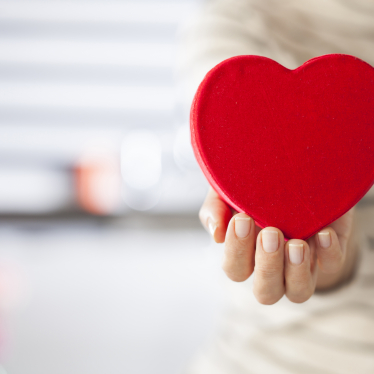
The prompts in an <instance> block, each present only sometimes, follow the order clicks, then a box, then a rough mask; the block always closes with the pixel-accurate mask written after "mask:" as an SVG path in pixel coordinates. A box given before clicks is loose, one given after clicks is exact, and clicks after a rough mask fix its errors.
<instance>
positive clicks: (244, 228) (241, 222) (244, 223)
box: [235, 217, 251, 239]
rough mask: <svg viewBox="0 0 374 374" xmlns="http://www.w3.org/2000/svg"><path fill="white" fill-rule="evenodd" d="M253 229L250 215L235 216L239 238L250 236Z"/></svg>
mask: <svg viewBox="0 0 374 374" xmlns="http://www.w3.org/2000/svg"><path fill="white" fill-rule="evenodd" d="M250 229H251V218H250V217H235V234H236V236H237V237H238V238H240V239H243V238H245V237H247V236H248V234H249V231H250Z"/></svg>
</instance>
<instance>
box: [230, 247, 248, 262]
mask: <svg viewBox="0 0 374 374" xmlns="http://www.w3.org/2000/svg"><path fill="white" fill-rule="evenodd" d="M225 253H226V256H230V257H234V258H238V259H240V258H243V257H246V256H247V255H248V247H247V246H245V245H226V247H225Z"/></svg>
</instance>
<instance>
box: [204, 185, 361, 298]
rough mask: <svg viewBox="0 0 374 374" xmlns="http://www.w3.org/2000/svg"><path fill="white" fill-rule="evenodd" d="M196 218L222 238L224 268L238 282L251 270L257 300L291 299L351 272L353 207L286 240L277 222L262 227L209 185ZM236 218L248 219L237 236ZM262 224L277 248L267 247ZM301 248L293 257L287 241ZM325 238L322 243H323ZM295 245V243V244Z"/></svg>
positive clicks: (327, 286)
mask: <svg viewBox="0 0 374 374" xmlns="http://www.w3.org/2000/svg"><path fill="white" fill-rule="evenodd" d="M199 217H200V220H201V222H202V224H203V225H204V227H205V228H206V229H207V230H208V232H209V233H210V234H211V235H212V237H213V239H214V241H215V242H217V243H223V242H224V243H225V250H224V259H223V265H222V268H223V270H224V271H225V273H226V275H227V276H228V277H229V278H230V279H231V280H233V281H235V282H242V281H245V280H246V279H248V278H249V276H250V275H251V274H252V273H253V272H254V273H255V280H254V286H253V292H254V295H255V297H256V299H257V300H258V301H259V302H260V303H261V304H266V305H271V304H274V303H276V302H277V301H279V300H280V299H281V298H282V297H283V296H284V295H286V297H287V298H288V299H289V300H290V301H292V302H295V303H302V302H305V301H306V300H308V299H309V298H310V297H311V296H312V295H313V294H314V292H315V291H316V290H318V291H326V290H329V289H332V288H335V287H337V286H339V285H340V284H342V283H344V282H345V281H346V280H347V279H349V278H350V277H351V275H352V273H353V272H354V269H355V264H356V261H357V257H358V256H357V255H358V250H357V246H356V245H355V244H354V243H355V241H354V235H353V233H354V229H353V227H354V223H355V219H354V208H352V209H351V210H350V211H348V212H347V213H346V214H344V215H343V216H342V217H340V218H339V219H338V220H336V221H335V222H333V223H332V224H331V225H329V226H328V227H325V228H324V229H323V230H321V231H320V233H321V235H319V233H317V234H315V235H314V236H312V237H311V238H309V239H308V240H306V241H304V240H300V239H291V240H289V241H287V242H286V241H285V240H284V236H283V233H282V232H281V231H280V230H279V229H278V228H276V227H266V228H263V229H261V228H260V227H258V226H257V225H255V223H254V221H253V219H251V217H249V216H247V215H246V214H244V213H237V212H235V211H233V210H232V209H230V207H229V206H228V205H227V204H226V203H225V202H223V201H222V200H221V199H220V197H219V196H218V194H217V193H216V192H215V191H214V190H213V189H210V190H209V192H208V195H207V197H206V199H205V201H204V203H203V206H202V207H201V209H200V213H199ZM238 219H239V220H240V219H241V220H243V219H244V220H246V222H249V223H250V225H249V226H250V229H249V232H248V234H247V235H246V236H245V237H244V238H241V237H238V236H237V235H236V231H235V224H237V222H238ZM264 230H270V231H272V232H273V234H274V231H277V232H278V239H279V240H278V248H277V250H276V251H274V252H271V253H269V252H265V250H264V245H263V240H262V238H263V235H264ZM326 235H329V237H330V238H331V240H330V242H331V244H330V245H329V246H328V247H327V248H326V244H325V246H322V245H321V241H322V239H320V238H321V237H326ZM295 244H296V245H298V248H302V253H303V260H302V262H301V263H299V264H294V263H291V261H290V256H289V251H290V245H291V246H292V245H295ZM322 244H323V243H322ZM293 248H294V247H293Z"/></svg>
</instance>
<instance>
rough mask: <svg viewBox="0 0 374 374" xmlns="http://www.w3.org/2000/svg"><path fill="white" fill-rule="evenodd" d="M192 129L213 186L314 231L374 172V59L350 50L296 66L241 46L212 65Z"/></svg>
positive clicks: (236, 202)
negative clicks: (350, 53) (239, 53)
mask: <svg viewBox="0 0 374 374" xmlns="http://www.w3.org/2000/svg"><path fill="white" fill-rule="evenodd" d="M190 120H191V139H192V146H193V149H194V152H195V155H196V158H197V161H198V163H199V165H200V167H201V169H202V170H203V172H204V174H205V176H206V177H207V179H208V181H209V183H210V184H211V186H212V187H213V188H214V189H215V190H216V192H217V193H218V194H219V195H220V196H221V198H222V199H223V200H224V201H226V202H227V203H228V204H229V205H230V206H232V207H233V208H234V209H236V210H237V211H238V212H244V213H246V214H248V215H250V216H251V217H253V218H254V220H255V221H256V222H257V223H258V225H260V226H261V227H266V226H274V227H278V228H279V229H280V230H282V232H283V233H284V235H285V236H286V237H287V238H299V239H306V238H308V237H310V236H311V235H313V234H315V233H316V232H317V231H319V230H320V229H322V228H323V227H325V226H327V225H329V224H330V223H331V222H333V221H334V220H336V219H337V218H339V217H340V216H341V215H343V214H344V213H345V212H347V211H348V210H349V209H350V208H351V207H353V206H354V205H355V204H356V203H357V202H358V201H359V200H360V199H361V198H362V197H363V196H364V195H365V193H366V192H367V191H368V190H369V188H370V187H371V186H372V185H373V182H374V69H373V68H372V67H371V66H370V65H369V64H367V63H366V62H364V61H362V60H360V59H358V58H356V57H353V56H348V55H339V54H332V55H326V56H321V57H317V58H314V59H312V60H309V61H307V62H306V63H305V64H303V65H302V66H300V67H299V68H297V69H295V70H289V69H287V68H285V67H284V66H282V65H280V64H278V63H277V62H275V61H273V60H270V59H268V58H265V57H260V56H237V57H233V58H230V59H228V60H225V61H223V62H221V63H220V64H218V65H217V66H216V67H214V68H213V69H212V70H210V71H209V72H208V74H207V75H206V76H205V78H204V80H203V81H202V83H201V84H200V86H199V88H198V90H197V92H196V94H195V98H194V101H193V104H192V107H191V117H190Z"/></svg>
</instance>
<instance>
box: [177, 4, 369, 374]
mask: <svg viewBox="0 0 374 374" xmlns="http://www.w3.org/2000/svg"><path fill="white" fill-rule="evenodd" d="M181 44H182V50H181V53H180V60H179V76H180V77H181V80H182V83H183V84H184V87H185V90H186V93H187V100H186V101H187V103H190V102H191V101H192V97H193V95H194V93H195V91H196V89H197V86H198V84H199V83H200V82H201V80H202V79H203V77H204V75H205V74H206V72H207V71H209V70H210V69H211V68H212V67H213V66H215V65H216V64H217V63H219V62H221V61H222V60H224V59H226V58H229V57H232V56H236V55H245V54H252V55H261V56H265V57H269V58H271V59H273V60H275V61H277V62H279V63H280V64H282V65H284V66H286V67H288V68H290V69H294V68H296V67H298V66H300V65H302V64H303V63H304V62H305V61H307V60H309V59H310V58H313V57H316V56H320V55H323V54H329V53H345V54H350V55H355V56H357V57H359V58H361V59H363V60H365V61H367V62H368V63H370V64H371V65H373V66H374V2H372V1H369V0H367V1H365V0H354V1H353V0H313V1H309V0H214V1H210V2H207V4H206V6H205V8H204V10H203V11H202V13H201V16H200V17H199V19H197V20H196V21H195V22H194V23H193V24H191V25H189V26H188V27H187V28H186V29H185V30H184V32H183V34H182V43H181ZM342 188H344V186H342ZM370 194H371V192H370V191H369V193H368V194H367V195H366V196H365V198H364V199H363V200H362V201H361V202H360V203H359V204H358V206H357V207H355V208H354V209H351V210H350V211H349V212H347V213H346V214H345V215H344V216H342V217H341V218H339V219H338V220H337V221H335V222H333V223H332V224H331V225H329V226H328V227H326V228H324V229H323V230H321V231H320V232H319V233H317V234H316V235H315V236H313V237H312V238H310V239H308V240H307V241H302V240H297V239H292V240H290V241H288V242H287V244H284V240H283V234H282V232H281V231H280V230H278V228H275V227H270V228H269V227H268V228H264V229H260V228H258V227H257V226H255V224H254V222H253V220H252V219H251V217H249V216H247V215H245V214H242V213H241V214H236V215H234V216H233V214H232V211H231V210H230V208H229V207H228V206H227V205H226V204H225V203H224V202H223V201H222V200H221V199H220V198H219V196H218V195H217V194H216V193H215V192H214V191H213V190H212V189H211V190H210V191H209V193H208V196H207V198H206V200H205V202H204V204H203V206H202V208H201V211H200V219H201V221H202V223H203V225H204V226H205V227H206V228H207V230H208V231H209V232H210V233H211V235H212V237H213V239H214V240H215V241H216V242H217V243H222V242H225V256H224V262H223V269H224V271H225V273H226V274H227V276H228V278H230V279H231V280H233V281H236V282H242V281H246V280H247V279H248V278H249V277H250V275H251V274H252V273H254V275H255V281H253V278H254V277H250V278H249V280H248V281H246V282H244V283H240V284H237V283H233V282H230V283H229V282H227V285H226V286H227V289H228V291H229V292H228V295H229V299H230V302H229V304H228V305H229V308H228V310H227V312H226V314H225V316H224V318H223V320H222V324H221V328H220V330H219V331H218V333H217V336H216V338H215V340H214V342H213V343H212V344H211V345H210V346H208V347H207V348H206V349H205V350H204V351H203V352H202V353H201V354H200V356H199V357H198V358H196V360H195V361H194V362H193V364H192V365H191V367H190V369H189V371H188V373H190V374H200V373H201V374H202V373H204V374H210V373H215V374H218V373H222V374H223V373H225V374H226V373H227V374H229V373H230V374H236V373H271V374H273V373H274V374H276V373H339V374H343V373H353V372H357V373H373V372H374V250H373V249H374V230H373V229H374V227H373V223H374V199H373V198H372V197H370V196H371V195H370ZM362 234H363V235H362ZM314 260H316V265H315V266H313V265H312V264H313V263H314ZM251 288H253V292H252V290H251ZM312 295H313V297H312ZM307 300H308V301H307ZM305 301H307V302H306V303H304V302H305ZM301 303H303V304H301ZM267 305H272V306H271V307H270V306H267Z"/></svg>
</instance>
